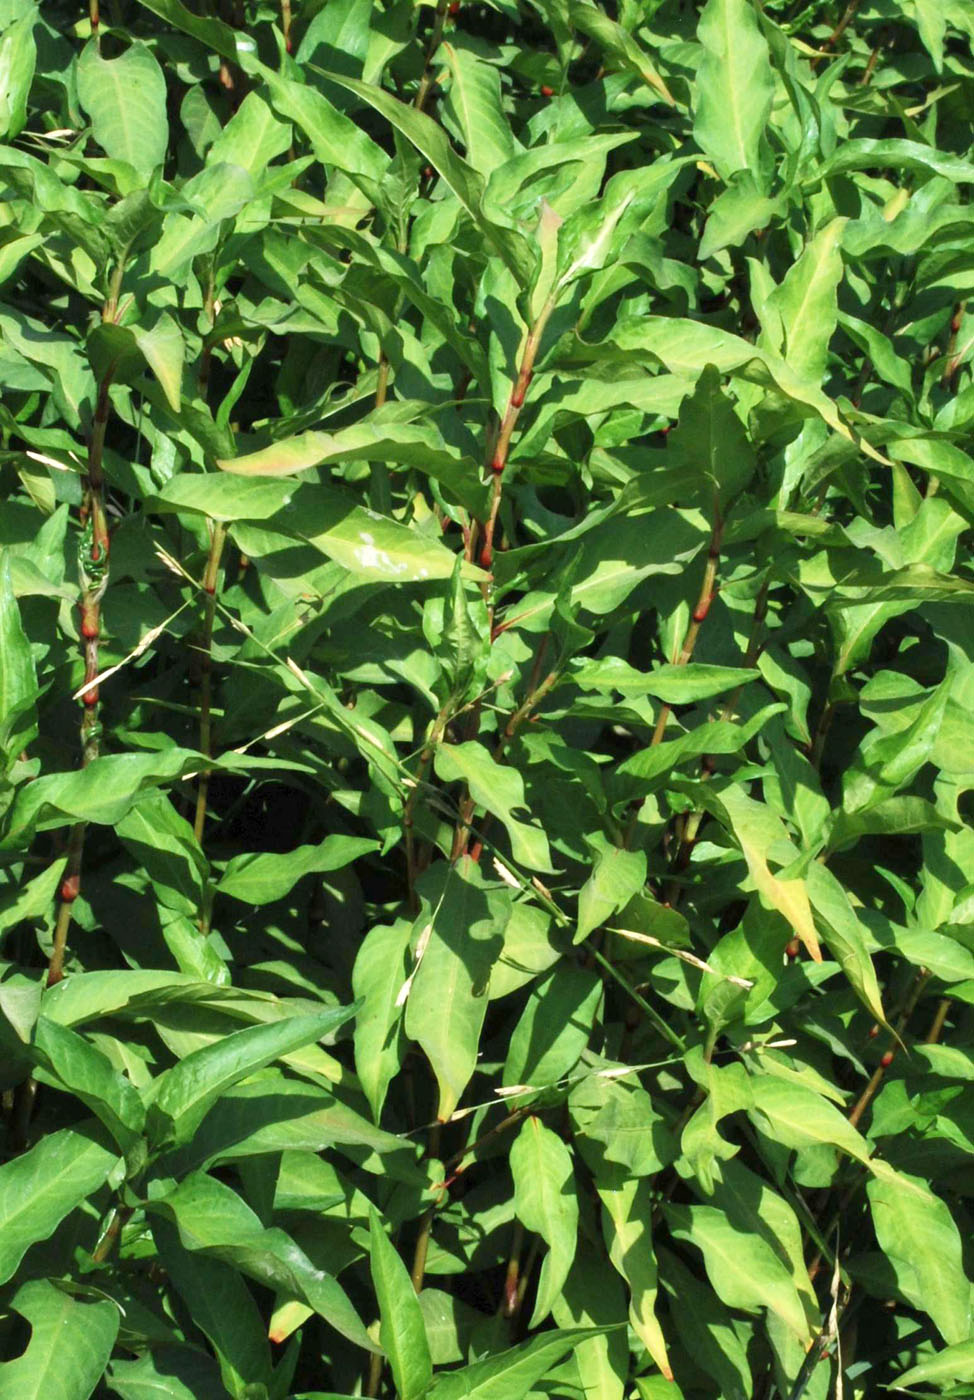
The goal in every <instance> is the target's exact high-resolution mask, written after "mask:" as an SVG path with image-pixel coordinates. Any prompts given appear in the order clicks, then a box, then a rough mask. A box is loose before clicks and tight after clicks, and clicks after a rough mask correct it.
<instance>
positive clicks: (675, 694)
mask: <svg viewBox="0 0 974 1400" xmlns="http://www.w3.org/2000/svg"><path fill="white" fill-rule="evenodd" d="M759 675H760V672H759V671H757V670H751V669H748V668H746V667H743V666H712V665H709V664H708V663H706V662H702V661H691V662H689V663H688V664H687V665H686V666H675V665H670V664H669V663H664V664H663V665H662V666H657V667H656V668H655V670H652V671H646V672H643V671H637V670H636V668H635V667H634V666H630V665H629V663H628V662H627V661H623V660H622V658H621V657H620V656H606V657H604V658H601V659H600V660H597V661H588V660H583V661H582V663H581V665H580V666H579V667H578V669H577V670H575V671H572V672H571V679H572V681H573V682H574V684H575V685H579V686H581V687H582V689H583V690H601V691H608V692H611V691H618V692H619V694H620V695H623V696H627V697H628V696H636V695H655V696H656V698H657V699H659V700H664V701H665V702H666V703H667V704H668V705H694V704H696V703H697V702H698V701H700V700H711V699H713V697H714V696H715V695H724V694H726V693H727V692H728V691H731V690H736V689H737V687H738V686H742V685H746V684H747V683H748V681H753V680H756V679H757V678H758V676H759Z"/></svg>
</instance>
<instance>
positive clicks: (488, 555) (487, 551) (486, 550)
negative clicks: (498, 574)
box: [480, 544, 494, 569]
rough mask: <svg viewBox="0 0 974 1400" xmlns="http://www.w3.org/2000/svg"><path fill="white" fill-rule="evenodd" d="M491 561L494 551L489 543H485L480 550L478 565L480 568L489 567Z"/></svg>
mask: <svg viewBox="0 0 974 1400" xmlns="http://www.w3.org/2000/svg"><path fill="white" fill-rule="evenodd" d="M493 561H494V551H493V549H492V548H491V546H490V545H489V544H485V545H484V547H483V549H482V550H481V551H480V567H481V568H482V569H489V568H490V566H491V564H492V563H493Z"/></svg>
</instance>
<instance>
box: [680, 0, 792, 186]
mask: <svg viewBox="0 0 974 1400" xmlns="http://www.w3.org/2000/svg"><path fill="white" fill-rule="evenodd" d="M697 38H698V39H699V40H700V43H701V44H702V45H703V57H702V58H701V60H700V63H699V67H698V68H697V75H696V76H697V83H696V96H695V100H694V114H693V134H694V137H695V138H696V140H697V142H698V143H699V145H700V148H701V150H703V151H704V152H705V153H706V155H707V156H709V157H710V159H711V160H712V161H713V163H714V165H715V166H716V167H717V170H718V173H719V174H720V175H722V176H723V178H724V179H725V180H727V179H729V178H730V176H731V175H733V174H734V173H735V171H738V170H749V171H750V172H751V173H752V174H753V175H755V176H756V177H759V172H760V171H761V169H762V162H761V138H762V136H763V134H764V129H765V126H766V125H767V122H768V116H769V114H770V111H771V104H772V101H773V100H774V77H773V75H772V72H771V64H770V61H769V58H770V55H769V53H768V45H767V42H766V40H765V39H764V36H763V35H762V33H761V30H760V28H759V27H758V22H757V17H756V15H755V13H754V10H753V8H752V7H751V6H750V5H749V4H748V3H747V0H707V4H706V5H705V7H704V10H703V13H702V14H701V16H700V21H699V24H698V26H697Z"/></svg>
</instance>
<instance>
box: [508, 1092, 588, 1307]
mask: <svg viewBox="0 0 974 1400" xmlns="http://www.w3.org/2000/svg"><path fill="white" fill-rule="evenodd" d="M510 1162H511V1175H512V1176H513V1178H514V1209H515V1211H516V1212H517V1217H518V1219H519V1220H520V1221H521V1223H522V1225H524V1227H525V1229H527V1230H533V1231H534V1232H535V1233H536V1234H538V1235H540V1236H541V1238H542V1239H543V1240H544V1242H545V1244H547V1246H548V1253H547V1254H546V1255H545V1257H544V1260H543V1262H542V1265H541V1277H540V1279H539V1281H538V1293H537V1298H536V1299H535V1304H534V1312H533V1313H532V1316H531V1322H530V1324H529V1325H530V1326H531V1327H537V1326H538V1325H539V1324H540V1323H542V1322H543V1321H544V1320H545V1318H546V1317H547V1316H548V1314H549V1312H550V1311H551V1309H552V1306H553V1304H554V1302H555V1299H556V1298H557V1297H558V1295H559V1294H560V1293H561V1290H562V1288H563V1287H564V1283H565V1279H566V1278H567V1277H568V1271H569V1269H570V1268H571V1266H572V1260H573V1259H574V1257H575V1251H576V1248H577V1246H578V1196H577V1186H576V1184H575V1173H574V1171H573V1169H572V1158H571V1153H570V1152H569V1151H568V1148H567V1147H566V1146H565V1144H564V1143H563V1142H562V1140H561V1138H560V1137H558V1135H557V1134H556V1133H553V1132H552V1131H551V1129H550V1128H546V1127H545V1125H544V1124H543V1123H542V1121H541V1119H540V1118H537V1117H535V1116H533V1115H532V1116H531V1117H529V1118H528V1119H527V1120H526V1121H525V1123H524V1124H523V1125H522V1127H521V1130H520V1132H519V1133H518V1135H517V1137H516V1138H515V1139H514V1142H513V1143H512V1144H511V1155H510Z"/></svg>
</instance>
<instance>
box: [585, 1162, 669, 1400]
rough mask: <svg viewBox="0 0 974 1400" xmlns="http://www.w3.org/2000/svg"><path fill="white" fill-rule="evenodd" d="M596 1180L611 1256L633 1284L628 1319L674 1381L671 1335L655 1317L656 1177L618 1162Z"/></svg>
mask: <svg viewBox="0 0 974 1400" xmlns="http://www.w3.org/2000/svg"><path fill="white" fill-rule="evenodd" d="M595 1184H596V1188H597V1190H598V1193H599V1199H600V1200H601V1202H602V1212H603V1214H602V1230H603V1233H604V1235H605V1240H606V1244H607V1245H608V1247H609V1258H610V1259H611V1260H612V1263H613V1265H614V1267H615V1268H616V1269H617V1270H618V1272H619V1273H620V1274H621V1275H622V1277H623V1278H624V1279H625V1281H626V1285H627V1287H628V1289H629V1323H630V1325H631V1327H632V1328H633V1330H634V1331H635V1332H636V1335H637V1336H638V1337H639V1340H640V1341H641V1342H642V1344H643V1346H644V1347H645V1348H646V1350H647V1351H648V1352H649V1354H650V1356H651V1357H652V1358H653V1360H654V1361H655V1362H656V1365H657V1366H658V1367H659V1369H660V1370H661V1371H662V1372H663V1375H664V1376H666V1377H667V1378H668V1379H670V1380H672V1378H673V1372H672V1370H671V1369H670V1362H669V1358H668V1355H667V1348H666V1339H665V1337H664V1336H663V1329H662V1327H661V1325H660V1322H659V1319H658V1318H657V1316H656V1299H657V1294H658V1292H659V1280H658V1275H657V1270H656V1255H655V1253H654V1252H653V1243H652V1218H653V1204H652V1200H653V1190H652V1183H651V1180H650V1178H649V1177H639V1178H633V1177H630V1176H629V1175H628V1173H627V1172H626V1171H625V1169H624V1168H623V1169H620V1168H618V1167H615V1168H609V1169H608V1170H607V1171H605V1172H604V1173H600V1174H599V1175H598V1176H597V1178H596V1183H595Z"/></svg>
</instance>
